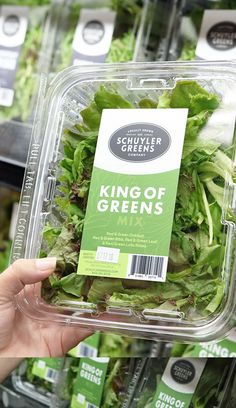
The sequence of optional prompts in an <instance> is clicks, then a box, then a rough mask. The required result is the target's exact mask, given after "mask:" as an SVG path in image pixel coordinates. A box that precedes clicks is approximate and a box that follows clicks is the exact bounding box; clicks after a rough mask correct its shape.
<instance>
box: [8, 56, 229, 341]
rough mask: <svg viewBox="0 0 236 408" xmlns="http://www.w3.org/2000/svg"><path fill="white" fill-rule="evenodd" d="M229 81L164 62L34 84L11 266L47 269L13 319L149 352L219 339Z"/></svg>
mask: <svg viewBox="0 0 236 408" xmlns="http://www.w3.org/2000/svg"><path fill="white" fill-rule="evenodd" d="M235 74H236V66H235V64H234V63H227V64H225V63H221V62H218V63H217V62H216V63H214V64H212V63H207V62H201V63H199V62H194V63H171V62H169V63H159V64H158V63H146V64H142V63H130V64H126V65H123V64H115V65H112V64H105V65H103V64H101V65H91V66H83V67H71V68H68V69H67V70H65V71H63V72H61V73H60V74H58V75H57V77H55V78H54V79H53V80H52V81H51V82H48V83H46V78H44V80H43V81H42V87H41V91H40V100H39V103H38V107H39V109H38V112H37V114H36V119H35V125H34V131H33V134H32V143H31V147H30V151H29V156H28V164H27V169H26V173H25V181H24V186H23V189H22V196H21V204H20V209H19V213H18V222H17V227H16V234H15V239H14V243H13V248H12V258H11V259H12V262H13V261H15V260H17V259H19V258H36V257H38V256H41V257H45V256H56V257H57V268H56V271H55V273H53V275H51V276H50V277H49V279H48V280H46V281H45V282H44V283H43V285H42V291H41V295H38V293H36V292H35V293H34V287H32V293H29V292H27V293H23V294H21V296H20V297H19V299H18V304H19V307H21V308H22V310H24V311H25V312H26V313H27V314H29V315H31V316H32V317H33V318H36V319H43V320H44V319H45V320H48V321H50V320H53V321H57V322H62V323H65V324H74V325H75V324H76V325H81V326H86V327H90V328H93V329H94V330H102V331H104V330H105V331H112V332H115V331H117V332H119V333H120V334H124V335H125V334H126V335H131V336H136V337H143V338H148V339H156V340H157V339H158V340H173V339H174V340H176V341H186V342H188V341H190V342H191V341H193V342H200V341H201V342H202V341H211V340H215V339H217V338H221V337H223V336H224V335H226V334H227V332H229V330H230V329H231V328H232V327H233V325H234V323H235V322H234V320H235V193H234V191H235V184H234V179H235V175H234V163H235V158H234V147H235V141H234V126H235V104H236V101H235V81H236V78H235ZM97 140H98V143H97ZM96 145H97V146H96Z"/></svg>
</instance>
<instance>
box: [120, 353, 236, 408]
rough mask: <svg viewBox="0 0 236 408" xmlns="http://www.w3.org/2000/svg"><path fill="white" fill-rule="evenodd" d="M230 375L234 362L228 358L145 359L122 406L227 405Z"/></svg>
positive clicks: (196, 407) (200, 407) (189, 407)
mask: <svg viewBox="0 0 236 408" xmlns="http://www.w3.org/2000/svg"><path fill="white" fill-rule="evenodd" d="M234 375H235V363H234V361H233V360H231V359H191V358H170V359H169V360H165V361H164V359H162V360H159V361H157V360H156V359H147V361H146V365H145V367H144V370H143V373H142V376H139V377H138V378H137V385H136V389H135V391H134V395H133V396H132V400H131V401H130V403H129V404H128V405H126V406H127V407H128V406H129V407H130V408H154V407H158V408H167V407H169V406H176V407H177V406H179V407H186V408H220V407H226V406H227V407H230V405H228V400H229V392H230V385H231V384H232V377H233V376H234ZM223 401H224V405H222V402H223ZM123 408H125V405H124V406H123Z"/></svg>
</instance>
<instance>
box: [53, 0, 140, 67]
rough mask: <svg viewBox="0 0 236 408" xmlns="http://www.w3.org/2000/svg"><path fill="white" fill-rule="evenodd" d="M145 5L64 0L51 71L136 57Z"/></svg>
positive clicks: (122, 2) (137, 2) (123, 2)
mask: <svg viewBox="0 0 236 408" xmlns="http://www.w3.org/2000/svg"><path fill="white" fill-rule="evenodd" d="M56 6H57V7H58V5H57V4H56ZM145 7H147V5H146V2H145V1H144V2H142V1H133V0H132V1H131V0H126V1H120V0H118V1H117V0H116V1H113V0H94V1H89V2H88V1H83V0H69V1H62V2H61V13H60V15H59V16H58V32H57V36H56V43H55V53H54V56H53V59H52V67H51V71H52V72H58V71H60V70H62V69H64V68H67V67H68V66H70V65H77V64H82V63H86V62H87V63H92V62H93V63H94V62H126V61H130V60H132V59H133V54H134V51H135V47H136V37H137V36H138V34H139V30H140V29H141V27H140V22H141V21H142V18H141V16H142V11H143V8H145Z"/></svg>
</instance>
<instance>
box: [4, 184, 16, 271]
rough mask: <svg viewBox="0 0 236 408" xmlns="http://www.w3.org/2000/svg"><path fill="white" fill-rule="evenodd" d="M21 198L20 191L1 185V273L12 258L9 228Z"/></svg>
mask: <svg viewBox="0 0 236 408" xmlns="http://www.w3.org/2000/svg"><path fill="white" fill-rule="evenodd" d="M19 199H20V194H19V192H18V191H14V190H12V189H9V188H7V187H3V186H0V273H1V272H3V271H4V269H6V268H7V266H8V264H9V259H10V251H11V240H10V238H9V229H10V223H11V217H12V210H13V205H14V203H17V202H18V201H19Z"/></svg>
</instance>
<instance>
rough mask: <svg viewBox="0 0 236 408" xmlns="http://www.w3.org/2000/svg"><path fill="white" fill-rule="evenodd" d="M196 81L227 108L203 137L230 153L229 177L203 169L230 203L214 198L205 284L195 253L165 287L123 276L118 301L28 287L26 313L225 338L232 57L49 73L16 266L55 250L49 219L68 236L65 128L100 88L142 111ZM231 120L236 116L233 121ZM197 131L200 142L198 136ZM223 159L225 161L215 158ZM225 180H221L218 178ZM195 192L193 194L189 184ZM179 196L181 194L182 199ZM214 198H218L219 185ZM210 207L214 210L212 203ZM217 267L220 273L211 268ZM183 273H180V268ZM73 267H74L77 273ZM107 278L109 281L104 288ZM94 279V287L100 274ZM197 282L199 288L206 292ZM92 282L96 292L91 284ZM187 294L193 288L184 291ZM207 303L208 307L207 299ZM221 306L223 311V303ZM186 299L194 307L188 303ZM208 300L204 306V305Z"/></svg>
mask: <svg viewBox="0 0 236 408" xmlns="http://www.w3.org/2000/svg"><path fill="white" fill-rule="evenodd" d="M189 83H190V84H193V83H194V84H196V83H197V85H193V87H194V89H195V90H196V89H197V92H198V91H199V87H200V89H203V90H204V91H201V92H203V93H204V92H207V95H208V96H209V95H217V100H219V107H218V108H217V109H215V111H214V112H213V113H212V114H210V113H209V116H208V115H207V117H208V119H207V120H206V123H205V125H204V127H203V128H202V129H201V130H202V131H203V132H205V133H204V135H205V136H202V137H203V142H202V143H203V144H204V143H205V142H206V143H207V141H205V137H206V134H207V135H208V136H207V137H208V138H210V139H208V141H209V143H210V145H211V146H212V143H213V145H214V146H215V143H216V144H217V146H218V147H217V149H218V148H219V149H220V152H219V153H218V155H220V156H221V158H222V155H223V158H224V159H223V167H224V166H225V165H226V164H227V163H228V164H227V166H226V167H227V168H228V170H227V171H226V169H223V170H222V169H221V170H220V173H221V176H219V174H218V173H217V177H216V178H215V175H214V174H212V173H211V172H210V174H209V172H208V174H207V177H206V175H205V173H204V172H203V174H202V173H201V174H202V176H201V177H202V178H201V180H202V182H204V183H205V182H206V183H208V181H209V179H208V177H209V178H210V180H211V182H213V185H212V183H210V185H211V186H213V187H214V185H215V184H216V185H215V188H216V190H217V191H218V192H219V193H220V197H221V201H222V208H221V206H220V205H219V204H217V202H216V200H215V198H214V197H213V198H208V199H209V200H211V202H210V204H212V203H215V207H216V208H215V209H216V213H215V215H214V224H212V228H213V230H211V232H207V243H206V244H204V245H206V247H207V248H208V249H206V251H207V252H208V251H209V253H211V254H212V256H211V257H210V258H209V257H208V255H206V252H205V250H203V249H204V248H203V249H202V247H201V245H200V249H201V250H200V252H197V254H196V256H197V261H196V264H194V265H195V266H196V265H197V262H200V261H198V259H201V262H200V264H199V265H201V268H200V271H201V273H202V274H203V278H202V280H201V277H200V276H198V275H199V273H197V275H196V273H195V275H194V273H193V271H194V270H195V271H196V269H192V267H194V265H193V260H192V258H190V260H189V261H188V262H189V265H188V266H189V268H190V269H189V268H187V269H188V270H187V272H186V265H184V266H181V268H179V267H178V268H177V269H176V268H174V270H173V267H171V263H170V265H169V266H168V271H167V281H166V282H164V283H156V282H155V283H154V282H151V283H149V284H148V285H147V287H146V286H145V285H144V287H141V288H140V287H139V283H140V282H138V289H137V287H136V288H133V287H132V286H131V289H132V288H133V289H134V290H133V291H132V290H128V291H127V287H126V284H127V280H126V279H125V280H123V281H122V285H123V290H122V292H120V293H118V300H119V296H120V297H121V302H119V301H118V302H117V301H116V300H112V301H110V299H111V295H112V290H111V291H110V292H109V293H110V295H109V296H108V297H107V296H106V298H104V297H103V298H101V299H98V301H95V302H91V301H89V294H88V295H86V296H85V297H84V298H82V300H81V298H76V297H73V299H72V300H71V298H70V297H69V298H68V299H67V298H65V299H64V300H59V301H53V290H52V289H51V287H50V285H49V287H48V286H47V285H46V286H45V287H44V298H45V293H46V294H47V296H46V297H47V301H45V300H44V298H43V296H40V295H39V294H38V293H37V292H36V291H35V292H34V286H32V292H31V293H30V292H28V291H27V292H22V293H21V295H19V297H18V305H19V307H20V308H21V309H22V310H23V311H24V312H25V313H26V314H28V315H30V316H31V317H32V318H35V319H41V320H46V321H56V322H61V323H64V324H71V325H79V326H83V327H90V328H91V329H93V330H102V331H114V332H119V333H121V334H124V335H125V334H127V335H131V336H136V337H143V338H147V339H156V340H157V339H159V340H166V341H168V340H175V341H183V342H199V341H201V342H203V341H211V340H214V339H218V338H222V337H224V336H225V335H226V334H227V333H228V332H229V330H230V329H231V328H232V327H233V325H234V324H235V306H236V287H235V286H236V280H235V273H236V269H235V245H236V240H235V184H234V166H235V158H234V115H235V106H236V100H235V88H236V65H235V64H234V63H233V62H232V63H227V64H225V63H223V62H214V63H207V62H194V63H172V62H169V63H159V64H158V63H146V64H143V63H129V64H125V65H124V64H114V65H112V64H105V65H93V66H83V67H70V68H68V69H67V70H64V71H62V72H61V73H60V74H58V75H57V76H56V77H55V78H54V79H53V80H52V81H51V82H49V83H48V84H47V82H46V78H44V79H43V80H42V84H41V90H40V94H39V95H40V96H39V102H38V111H37V113H36V119H35V125H34V131H33V134H32V142H31V147H30V150H29V157H28V165H27V169H26V174H25V181H24V186H23V189H22V196H21V204H20V209H19V214H18V223H17V227H16V235H15V240H14V243H13V248H12V262H13V261H15V260H17V259H19V258H36V257H38V256H39V255H40V251H41V250H43V251H44V256H45V251H46V254H47V249H46V246H45V242H44V239H43V231H44V227H45V225H46V224H48V223H49V225H50V226H53V228H55V229H57V231H58V232H60V231H61V228H62V225H63V223H64V224H65V223H67V224H68V219H67V218H66V216H65V214H64V213H63V211H61V210H60V208H59V209H58V207H57V204H56V197H58V196H61V193H60V192H59V190H58V187H59V186H60V175H61V171H62V170H61V166H60V162H61V160H62V159H63V158H64V157H65V154H64V148H63V144H62V137H63V135H64V131H65V129H69V130H70V131H72V132H73V130H74V129H75V127H74V126H75V125H76V124H78V123H81V121H82V117H81V114H80V112H81V110H82V109H84V108H86V107H88V106H89V104H90V103H91V101H93V96H94V93H95V92H97V91H98V90H99V89H100V87H101V85H103V86H104V87H105V89H109V90H111V89H113V90H114V89H116V92H118V93H119V95H121V96H122V97H123V98H126V100H128V101H130V102H131V103H132V104H133V106H134V108H135V109H136V108H137V109H138V108H139V105H138V103H139V101H140V100H141V99H143V98H151V99H152V101H155V100H157V99H159V98H160V96H162V95H163V93H164V92H167V94H168V95H172V94H173V92H174V91H176V89H178V90H181V89H182V87H183V86H184V87H185V86H186V84H187V86H188V84H189ZM190 88H191V87H190ZM184 89H185V88H184ZM185 90H186V89H185ZM183 92H185V91H183ZM190 92H191V90H190ZM193 92H195V91H193ZM208 92H209V93H210V94H208ZM187 94H188V91H187ZM165 95H166V94H165ZM208 96H207V98H208ZM201 98H202V97H201V96H200V99H201ZM204 98H205V97H204V95H203V99H204ZM177 99H178V98H177ZM187 99H188V97H187ZM213 99H214V97H213ZM178 100H179V99H178ZM184 105H185V103H184ZM182 107H183V106H182ZM184 107H186V106H184ZM230 118H231V119H232V118H233V119H232V120H230ZM189 120H190V123H189V124H190V127H191V124H192V123H195V121H196V120H197V118H196V117H195V116H194V117H193V119H191V117H190V118H189ZM192 120H193V122H192ZM230 123H231V125H232V126H231V127H230V129H229V127H228V125H229V124H230ZM194 129H195V127H194ZM195 133H196V132H195ZM195 137H197V138H198V136H196V134H195ZM222 139H223V140H222ZM190 144H191V143H190ZM184 146H185V143H184ZM229 146H230V149H229ZM194 149H195V148H194ZM194 149H193V151H194V152H195V150H194ZM214 149H215V148H213V150H214ZM190 150H191V148H190ZM200 150H201V149H200ZM191 151H192V150H191ZM214 151H215V150H214ZM194 154H195V153H194ZM206 154H207V157H208V158H209V157H210V158H209V160H211V157H212V154H211V153H209V154H210V156H208V153H207V152H206ZM197 155H198V159H200V161H201V160H202V158H204V157H205V156H204V155H203V156H202V153H201V151H200V153H199V152H197ZM213 157H214V160H215V156H213ZM214 160H213V167H215V165H216V164H217V163H216V162H215V163H214ZM182 163H183V160H182ZM221 166H222V162H221ZM187 167H188V166H187ZM190 168H191V163H190ZM218 170H219V169H218ZM214 171H215V170H214ZM214 171H213V173H214ZM230 173H231V174H230ZM199 174H200V173H199ZM180 177H181V171H180ZM204 180H205V181H204ZM213 180H214V181H213ZM218 182H219V183H220V184H217V183H218ZM209 188H210V187H209ZM204 189H206V190H205V194H204V192H203V194H204V200H206V197H205V195H206V194H208V196H209V197H211V194H210V192H209V191H208V189H207V184H204ZM186 191H188V188H187V190H186ZM190 191H191V190H190ZM194 191H195V188H194V187H192V194H193V192H194ZM211 191H212V189H211ZM178 194H179V193H178V191H177V199H178ZM213 196H216V195H215V193H214V191H213ZM196 199H197V198H196ZM217 199H218V198H217ZM188 201H191V197H189V199H188V200H186V203H187V202H188ZM194 202H195V201H194ZM204 208H205V207H204ZM202 211H203V212H204V211H205V210H203V209H202ZM208 216H209V212H208ZM190 219H191V217H190ZM209 219H211V217H210V218H209ZM209 219H208V221H205V228H206V230H207V231H209V228H208V227H209V226H208V222H209V223H210V221H209ZM190 224H191V222H190ZM200 224H201V222H200ZM180 227H181V228H182V229H183V231H182V233H183V236H184V237H185V236H186V237H189V235H187V234H188V233H189V234H192V233H194V231H196V230H197V231H198V232H199V233H200V232H201V233H202V229H201V228H203V227H201V228H200V229H199V227H198V224H197V227H196V226H195V227H194V228H192V227H191V230H190V231H189V232H188V230H186V226H185V223H182V224H181V221H180ZM215 231H218V233H217V232H216V234H218V238H215V235H214V234H215ZM208 233H209V234H211V235H212V234H213V236H211V241H212V242H211V243H209V237H210V235H209V236H208ZM191 236H192V235H191ZM215 239H216V240H218V244H217V243H216V242H214V240H215ZM171 242H172V241H171ZM205 242H206V241H205ZM213 244H214V245H213ZM171 245H172V244H171ZM204 245H203V247H204ZM215 245H216V246H215ZM198 247H199V246H198ZM181 248H182V247H181ZM215 249H216V250H217V252H216V253H215V252H214V251H215ZM212 251H213V252H212ZM218 251H219V252H218ZM62 252H63V251H62ZM202 252H203V254H202ZM174 253H175V250H174ZM200 254H202V255H201V256H203V259H202V258H199V257H200ZM217 254H218V255H217ZM62 255H63V254H62ZM78 256H79V255H78ZM170 256H173V255H170ZM171 259H172V258H170V260H171ZM181 262H182V261H181ZM212 262H213V263H212ZM215 262H216V263H215ZM211 265H212V266H211ZM209 267H210V269H208V268H209ZM212 268H213V269H212ZM197 270H198V269H197ZM173 271H174V272H175V273H174V274H172V273H173ZM183 271H184V272H183ZM75 272H76V271H75ZM177 272H181V273H182V272H183V274H184V280H181V279H180V283H179V282H178V279H179V277H181V275H177ZM69 273H71V270H70V272H69ZM208 273H210V276H208ZM63 274H64V275H66V274H68V271H66V270H64V272H63ZM169 274H170V275H169ZM176 276H177V281H176ZM201 276H202V275H201ZM212 278H213V280H212ZM96 279H97V280H96V281H95V280H92V284H96V283H99V282H100V279H101V278H96ZM106 279H107V278H104V284H105V283H106ZM199 279H200V280H199ZM171 280H172V283H173V281H174V283H175V284H174V286H170V287H169V286H168V285H172V283H171ZM89 282H90V283H89ZM94 282H95V283H94ZM115 282H116V279H114V284H115ZM129 282H130V281H129ZM88 283H89V285H91V280H90V278H89V280H88ZM100 283H102V282H100ZM186 284H187V286H188V287H187V288H186V286H185V285H186ZM142 285H143V282H142ZM195 285H197V288H196V287H195ZM212 285H213V286H212ZM89 287H90V289H91V286H89ZM102 287H103V285H100V289H101V290H102ZM129 288H130V284H129ZM182 288H185V289H182ZM189 288H190V289H189ZM90 289H89V290H90ZM167 289H168V290H169V289H173V290H172V294H169V292H168V290H167ZM137 290H138V294H139V296H138V299H139V301H138V303H137V301H136V302H135V301H133V298H132V296H131V297H130V298H129V296H130V295H132V294H134V295H135V293H136V291H137ZM176 290H178V291H179V290H180V291H181V296H180V297H178V296H177V298H175V295H176ZM182 290H184V292H183V295H182ZM166 291H167V292H166ZM186 291H187V292H186ZM160 292H161V293H162V297H163V293H166V299H165V300H167V302H164V300H163V299H162V297H160V296H159V295H158V294H160ZM123 293H125V294H126V296H125V301H123V300H122V299H123ZM156 293H157V295H156ZM127 295H128V296H127ZM63 296H64V295H63ZM146 296H147V297H148V296H151V299H152V301H153V299H154V305H151V306H149V304H147V303H146V305H145V302H148V300H149V301H150V298H149V297H148V298H146ZM153 296H154V297H153ZM116 299H117V297H116ZM129 299H130V300H129ZM178 300H181V302H180V304H178ZM53 302H54V303H53ZM155 302H156V303H155ZM176 302H177V303H176ZM201 302H205V303H203V304H202V303H201ZM215 303H216V307H213V304H214V305H215ZM183 304H184V307H183V308H181V305H183ZM199 304H200V306H198V305H199ZM178 305H179V306H178ZM204 305H205V306H204ZM160 306H161V307H160Z"/></svg>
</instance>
